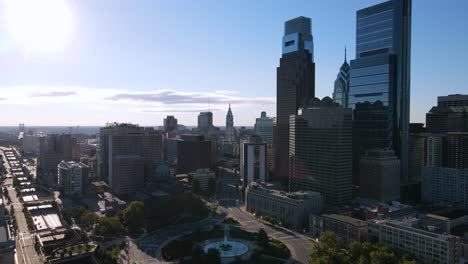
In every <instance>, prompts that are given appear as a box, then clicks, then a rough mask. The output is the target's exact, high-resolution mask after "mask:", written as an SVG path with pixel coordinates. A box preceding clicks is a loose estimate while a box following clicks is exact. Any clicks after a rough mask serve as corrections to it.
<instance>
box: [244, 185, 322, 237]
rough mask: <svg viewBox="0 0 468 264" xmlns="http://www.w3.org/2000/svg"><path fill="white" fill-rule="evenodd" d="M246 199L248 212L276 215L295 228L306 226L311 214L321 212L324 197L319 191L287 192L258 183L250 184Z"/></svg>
mask: <svg viewBox="0 0 468 264" xmlns="http://www.w3.org/2000/svg"><path fill="white" fill-rule="evenodd" d="M245 201H246V210H247V211H248V212H250V213H255V214H256V215H259V216H270V217H274V218H276V219H278V220H279V221H280V222H281V223H282V224H285V225H288V226H290V227H291V228H293V229H301V228H303V227H306V226H307V225H308V217H309V214H311V213H313V214H319V213H320V212H321V210H322V198H321V196H320V193H318V192H311V191H299V192H293V193H286V192H281V191H278V190H273V189H270V188H268V185H265V184H257V183H251V184H250V185H249V186H248V188H247V190H246V193H245Z"/></svg>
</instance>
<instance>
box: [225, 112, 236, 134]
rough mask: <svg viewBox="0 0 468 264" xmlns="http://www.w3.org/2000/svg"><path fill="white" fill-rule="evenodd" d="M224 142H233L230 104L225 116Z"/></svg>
mask: <svg viewBox="0 0 468 264" xmlns="http://www.w3.org/2000/svg"><path fill="white" fill-rule="evenodd" d="M226 141H228V142H231V143H232V142H234V141H235V135H234V116H233V115H232V111H231V104H229V110H228V112H227V115H226Z"/></svg>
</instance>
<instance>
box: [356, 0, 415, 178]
mask: <svg viewBox="0 0 468 264" xmlns="http://www.w3.org/2000/svg"><path fill="white" fill-rule="evenodd" d="M410 55H411V0H390V1H387V2H384V3H381V4H377V5H374V6H371V7H368V8H364V9H361V10H359V11H357V14H356V59H355V60H352V61H351V71H350V83H349V86H350V87H349V95H348V106H349V107H352V108H355V106H356V104H357V103H362V102H366V101H368V102H371V103H372V102H376V101H381V102H382V103H383V105H384V106H386V107H388V116H389V118H388V120H389V126H388V127H389V131H388V134H389V135H390V139H391V141H390V142H389V145H388V146H387V147H389V148H391V149H394V150H395V152H396V154H397V156H398V157H399V158H400V160H401V175H400V176H401V179H402V183H405V182H407V180H408V147H409V146H408V141H409V115H410V112H409V104H410V57H411V56H410Z"/></svg>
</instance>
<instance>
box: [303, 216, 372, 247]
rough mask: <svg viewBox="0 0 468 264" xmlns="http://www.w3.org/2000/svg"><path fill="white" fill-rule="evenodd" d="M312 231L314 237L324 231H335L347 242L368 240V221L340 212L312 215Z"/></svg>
mask: <svg viewBox="0 0 468 264" xmlns="http://www.w3.org/2000/svg"><path fill="white" fill-rule="evenodd" d="M309 226H310V231H311V232H312V235H313V236H314V237H319V236H320V235H321V234H322V233H323V232H327V231H330V232H333V233H335V234H337V235H338V236H340V237H342V238H343V239H344V240H345V241H346V243H350V242H353V241H358V242H364V241H366V240H367V222H366V221H362V220H359V219H356V218H353V217H349V216H345V215H338V214H323V215H321V216H318V215H313V214H311V215H310V222H309Z"/></svg>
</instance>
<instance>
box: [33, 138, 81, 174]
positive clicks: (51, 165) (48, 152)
mask: <svg viewBox="0 0 468 264" xmlns="http://www.w3.org/2000/svg"><path fill="white" fill-rule="evenodd" d="M79 158H80V155H79V147H78V145H77V143H76V138H74V137H72V136H71V135H70V134H61V135H57V134H50V135H47V136H43V137H40V138H39V156H38V159H37V163H38V164H37V165H38V168H37V169H38V175H41V176H45V175H47V174H53V175H56V174H57V166H58V164H59V163H60V162H61V161H62V160H79Z"/></svg>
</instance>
